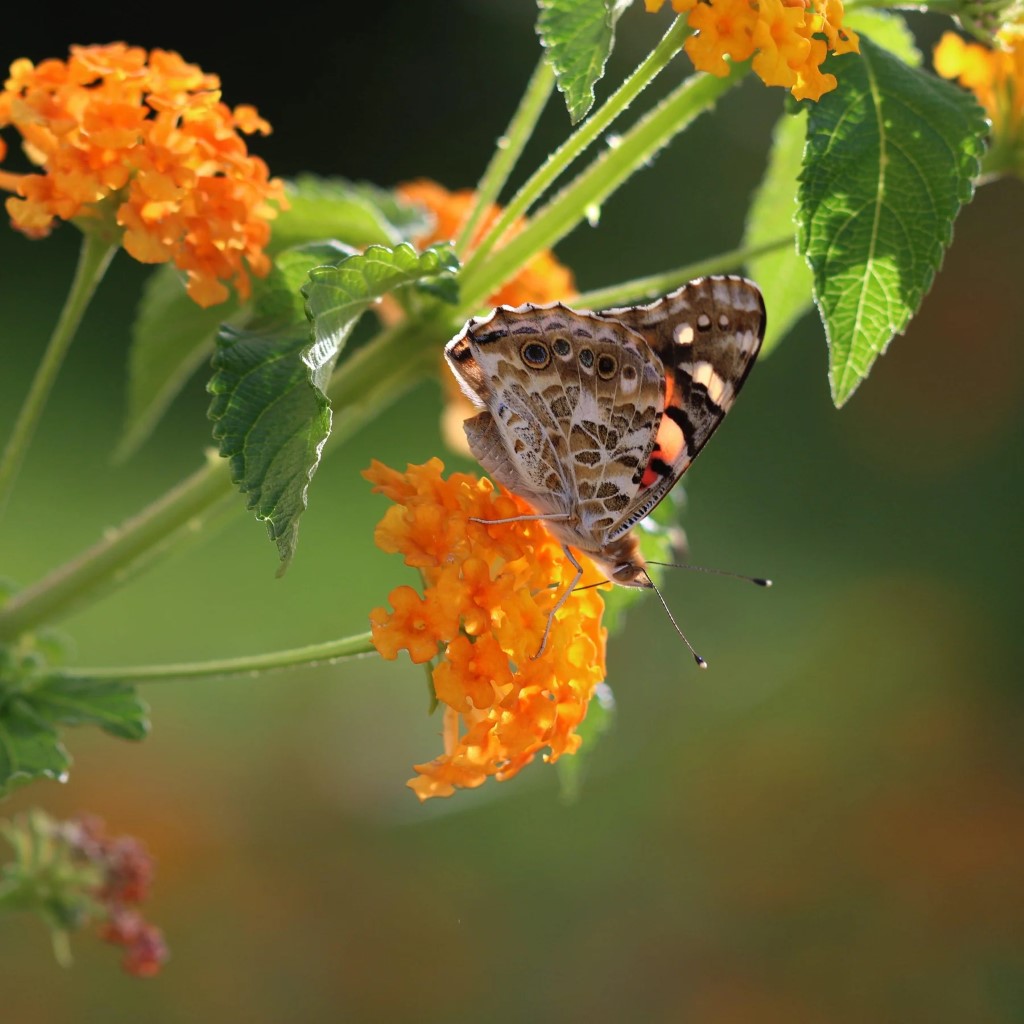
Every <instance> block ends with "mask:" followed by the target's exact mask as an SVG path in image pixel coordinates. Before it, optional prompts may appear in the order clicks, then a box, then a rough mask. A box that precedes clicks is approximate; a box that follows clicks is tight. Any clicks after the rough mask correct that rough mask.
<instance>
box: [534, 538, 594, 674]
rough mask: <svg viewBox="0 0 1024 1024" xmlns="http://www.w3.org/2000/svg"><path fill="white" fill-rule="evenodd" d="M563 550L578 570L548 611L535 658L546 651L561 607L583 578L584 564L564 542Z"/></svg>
mask: <svg viewBox="0 0 1024 1024" xmlns="http://www.w3.org/2000/svg"><path fill="white" fill-rule="evenodd" d="M562 550H563V551H564V552H565V557H566V558H568V559H569V561H570V562H572V567H573V568H574V569H575V570H576V575H575V576H573V578H572V583H570V584H569V586H568V587H566V588H565V593H564V594H562V596H561V597H560V598H559V599H558V601H557V602H555V607H554V608H552V609H551V611H550V612H548V622H547V625H546V626H545V627H544V635H543V636H542V637H541V640H540V647H539V648H537V653H536V654H535V655H534V658H535V659H536V658H539V657H540V656H541V655H542V654H543V653H544V648H545V647H547V645H548V636H549V635H550V634H551V626H552V624H553V623H554V621H555V616H556V615H557V614H558V611H559V609H560V608H561V607H562V605H563V604H565V602H566V601H568V600H569V597H570V596H571V595H572V592H573V591H574V590H575V589H576V584H577V583H579V581H580V580H581V579H582V578H583V566H582V565H580V563H579V562H577V561H576V559H575V558H574V557H573V553H572V552H571V551H570V550H569V549H568V548H567V547H566V546H565V545H564V544H563V545H562Z"/></svg>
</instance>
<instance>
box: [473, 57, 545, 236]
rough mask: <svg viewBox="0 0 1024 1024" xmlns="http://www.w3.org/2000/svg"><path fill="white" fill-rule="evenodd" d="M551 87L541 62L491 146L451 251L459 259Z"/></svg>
mask: <svg viewBox="0 0 1024 1024" xmlns="http://www.w3.org/2000/svg"><path fill="white" fill-rule="evenodd" d="M554 87H555V73H554V72H553V71H552V70H551V67H550V66H549V65H548V62H547V61H546V60H544V59H543V58H542V59H541V61H540V63H539V64H538V65H537V69H536V71H534V73H533V76H532V77H531V78H530V81H529V83H528V84H527V86H526V92H525V93H523V98H522V100H520V102H519V107H518V109H517V110H516V112H515V114H514V115H513V117H512V120H511V121H510V122H509V126H508V131H506V132H505V134H504V135H502V137H501V138H500V139H498V141H497V143H496V144H495V147H494V156H492V157H491V162H490V163H489V164H488V165H487V170H486V171H484V176H483V177H482V178H481V179H480V184H479V185H477V188H476V201H475V202H474V204H473V209H472V212H471V213H470V215H469V217H468V218H467V219H466V223H465V224H463V225H462V230H461V231H460V232H459V237H458V240H457V241H456V243H455V251H456V252H458V253H459V254H460V255H461V254H463V253H465V252H466V250H467V249H468V248H469V243H470V242H471V241H472V240H473V235H474V232H475V231H476V228H477V225H478V224H479V223H480V219H481V218H482V217H483V215H484V213H486V211H487V208H488V207H489V206H490V205H491V204H492V203H494V202H497V199H498V196H499V195H500V194H501V190H502V189H503V188H504V187H505V182H506V181H508V177H509V175H510V174H511V173H512V168H513V167H515V165H516V161H517V160H518V159H519V157H520V156H522V153H523V149H524V147H525V146H526V144H527V142H529V141H530V136H532V135H533V129H534V128H535V127H536V125H537V120H538V118H539V117H540V115H541V112H542V111H543V110H544V107H545V106H546V105H547V102H548V98H549V97H550V96H551V90H552V89H554Z"/></svg>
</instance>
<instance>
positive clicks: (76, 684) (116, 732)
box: [23, 674, 149, 740]
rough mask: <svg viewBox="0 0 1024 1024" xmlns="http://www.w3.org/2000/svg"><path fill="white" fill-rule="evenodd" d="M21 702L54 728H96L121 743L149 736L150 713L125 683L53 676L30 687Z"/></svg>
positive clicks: (133, 690)
mask: <svg viewBox="0 0 1024 1024" xmlns="http://www.w3.org/2000/svg"><path fill="white" fill-rule="evenodd" d="M23 698H24V700H26V701H27V702H28V703H29V704H31V706H32V708H33V709H34V710H35V711H36V713H37V714H38V715H39V716H40V717H42V718H44V719H46V720H47V721H48V722H52V723H53V724H55V725H97V726H99V727H100V728H101V729H102V730H103V731H104V732H108V733H110V734H111V735H112V736H118V737H120V738H121V739H123V740H141V739H144V738H145V737H146V736H147V735H148V733H149V718H148V716H149V709H148V707H147V706H146V704H145V703H144V702H143V701H142V700H141V699H140V698H139V696H138V694H137V693H136V692H135V688H134V687H133V686H130V685H129V684H128V683H122V682H114V681H111V680H103V679H78V678H73V677H70V676H61V675H57V674H55V675H51V676H47V677H44V678H43V680H42V681H41V682H39V683H35V684H33V686H32V688H31V689H30V690H27V691H25V692H24V694H23Z"/></svg>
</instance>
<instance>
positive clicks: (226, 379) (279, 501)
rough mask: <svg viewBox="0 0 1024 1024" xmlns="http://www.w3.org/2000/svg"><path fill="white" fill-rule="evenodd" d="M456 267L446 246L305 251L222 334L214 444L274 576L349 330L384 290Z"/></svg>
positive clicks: (213, 387) (301, 504) (292, 541)
mask: <svg viewBox="0 0 1024 1024" xmlns="http://www.w3.org/2000/svg"><path fill="white" fill-rule="evenodd" d="M325 264H326V265H325ZM457 265H458V264H457V261H456V259H455V257H454V255H453V254H452V252H451V250H450V248H448V247H446V246H438V247H434V248H430V249H428V250H426V251H425V252H423V253H417V252H416V251H415V250H414V249H413V248H412V246H410V245H407V244H404V243H403V244H402V245H399V246H397V247H396V248H394V249H389V248H387V247H385V246H379V245H371V246H370V247H369V248H368V249H367V250H366V252H364V253H361V254H360V253H356V254H349V253H347V252H345V251H344V250H343V249H342V247H339V246H336V245H335V246H332V247H325V246H313V247H304V248H302V249H299V250H295V251H294V252H293V253H291V254H282V255H281V256H280V257H278V260H277V264H276V268H275V272H274V274H273V275H272V276H271V278H270V279H269V280H268V282H267V284H266V286H265V287H264V288H263V289H262V290H261V293H260V295H259V297H258V299H257V302H256V309H255V313H254V315H253V317H252V319H251V320H250V322H249V323H248V324H247V325H246V326H245V327H243V328H233V327H227V326H226V327H225V328H223V329H222V331H221V333H220V336H219V338H218V341H217V353H216V355H215V356H214V360H213V366H214V371H215V372H214V376H213V378H212V379H211V381H210V384H209V391H210V393H211V394H212V395H213V396H214V397H213V400H212V402H211V403H210V419H211V420H212V421H213V424H214V428H213V436H214V438H215V439H216V440H217V441H218V443H219V446H220V452H221V454H222V455H223V456H224V457H225V458H227V459H229V460H230V461H231V471H232V478H233V479H234V481H235V483H236V484H238V487H239V489H240V490H241V491H242V493H243V494H245V495H247V497H248V507H249V508H250V509H252V510H254V511H255V513H256V518H257V519H260V520H262V521H263V522H265V523H266V524H267V529H268V531H269V533H270V536H271V539H272V540H274V541H275V543H276V544H277V547H278V552H279V554H280V556H281V563H282V564H281V569H280V571H281V572H284V570H285V569H286V568H287V566H288V563H289V562H290V561H291V558H292V556H293V554H294V553H295V545H296V543H297V538H298V528H299V519H300V517H301V515H302V513H303V512H304V511H305V508H306V503H307V492H308V488H309V482H310V480H311V479H312V477H313V474H314V473H315V472H316V470H317V467H318V466H319V463H320V454H321V452H322V450H323V446H324V444H325V443H326V441H327V438H328V436H329V434H330V430H331V405H330V401H329V399H328V397H327V386H328V383H329V381H330V378H331V374H332V372H333V370H334V366H335V363H336V362H337V359H338V356H339V355H340V353H341V351H342V349H343V347H344V345H345V343H346V341H347V340H348V337H349V335H350V334H351V332H352V329H353V328H354V327H355V325H356V322H357V321H358V320H359V317H360V316H362V314H363V313H364V312H365V311H366V310H367V309H368V308H369V307H370V305H371V304H373V303H374V302H375V301H376V300H377V299H379V298H380V297H381V296H383V295H386V294H387V293H388V292H391V291H394V290H395V289H397V288H401V287H403V286H404V285H408V284H415V283H418V282H420V281H422V280H423V279H424V278H438V277H443V276H445V275H450V274H451V272H453V271H454V270H455V269H456V268H457ZM300 285H304V287H302V289H301V294H300ZM302 295H304V296H305V299H306V301H305V308H304V307H303V302H302V297H301V296H302ZM307 317H308V319H309V320H311V321H312V323H313V328H312V338H311V337H310V326H309V323H308V322H307Z"/></svg>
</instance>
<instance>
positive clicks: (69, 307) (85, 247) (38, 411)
mask: <svg viewBox="0 0 1024 1024" xmlns="http://www.w3.org/2000/svg"><path fill="white" fill-rule="evenodd" d="M116 251H117V246H116V245H112V244H111V243H110V242H108V241H105V240H103V239H101V238H100V237H99V236H98V235H96V234H91V233H89V232H85V233H83V235H82V248H81V249H80V250H79V254H78V266H77V267H76V268H75V276H74V279H73V280H72V282H71V290H70V291H69V292H68V297H67V299H66V300H65V301H64V308H63V309H62V310H61V313H60V317H59V319H58V320H57V325H56V327H54V329H53V334H52V335H51V336H50V341H49V344H48V345H47V347H46V351H45V352H44V353H43V359H42V362H41V363H40V364H39V369H37V370H36V375H35V378H34V379H33V381H32V384H31V386H30V387H29V391H28V394H27V395H26V396H25V401H24V402H23V403H22V406H21V411H20V412H19V413H18V418H17V420H16V421H15V423H14V429H13V430H12V431H11V436H10V438H9V439H8V441H7V446H6V447H5V448H4V452H3V455H2V456H0V515H2V514H3V511H4V508H5V507H6V505H7V500H8V498H9V497H10V494H11V491H12V490H13V488H14V482H15V480H16V479H17V476H18V470H19V469H20V468H21V464H22V461H23V460H24V458H25V453H26V451H27V450H28V446H29V444H30V443H31V441H32V435H33V434H34V433H35V430H36V427H37V426H38V425H39V420H40V418H41V417H42V414H43V409H44V408H45V406H46V399H47V398H48V397H49V395H50V390H51V389H52V388H53V383H54V381H55V380H56V379H57V373H58V372H59V370H60V368H61V364H62V363H63V362H64V356H65V355H66V354H67V351H68V347H69V346H70V345H71V342H72V340H73V339H74V337H75V332H76V331H77V330H78V325H79V324H80V323H81V322H82V316H83V315H84V314H85V311H86V309H87V307H88V305H89V300H90V299H91V298H92V296H93V293H94V292H95V291H96V286H97V285H98V284H99V283H100V281H101V280H102V279H103V275H104V273H105V272H106V269H107V267H108V266H109V265H110V261H111V259H112V258H113V255H114V253H115V252H116Z"/></svg>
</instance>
